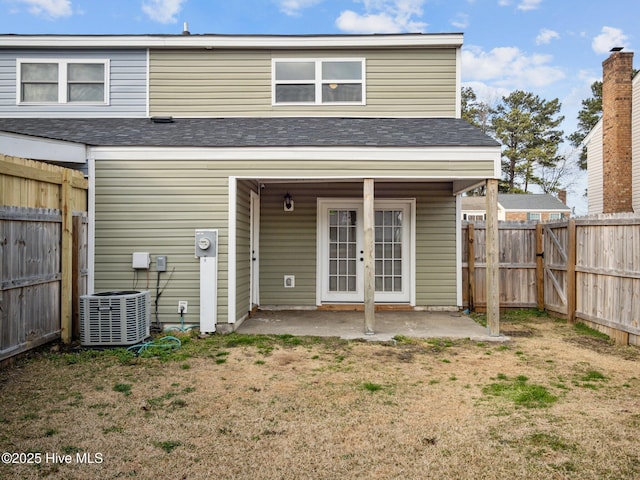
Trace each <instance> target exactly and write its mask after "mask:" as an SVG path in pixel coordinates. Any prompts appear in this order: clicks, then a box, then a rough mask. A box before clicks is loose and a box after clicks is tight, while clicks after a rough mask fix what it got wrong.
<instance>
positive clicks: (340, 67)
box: [272, 58, 365, 105]
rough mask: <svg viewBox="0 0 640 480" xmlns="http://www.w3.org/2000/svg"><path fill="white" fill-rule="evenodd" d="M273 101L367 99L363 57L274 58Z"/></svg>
mask: <svg viewBox="0 0 640 480" xmlns="http://www.w3.org/2000/svg"><path fill="white" fill-rule="evenodd" d="M272 72H273V73H272V75H273V104H274V105H291V104H307V105H331V104H350V105H354V104H355V105H364V103H365V74H364V72H365V61H364V59H362V58H357V59H353V58H331V59H274V60H273V64H272Z"/></svg>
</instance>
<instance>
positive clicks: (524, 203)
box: [498, 193, 570, 210]
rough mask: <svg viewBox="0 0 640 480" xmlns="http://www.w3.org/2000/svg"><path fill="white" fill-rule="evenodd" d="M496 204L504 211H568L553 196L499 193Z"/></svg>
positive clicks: (567, 208)
mask: <svg viewBox="0 0 640 480" xmlns="http://www.w3.org/2000/svg"><path fill="white" fill-rule="evenodd" d="M498 203H499V204H500V205H502V206H503V207H504V209H505V210H531V209H535V210H570V208H569V207H567V206H566V205H565V204H564V203H562V202H561V201H560V200H558V199H557V198H556V197H554V196H553V195H549V194H544V193H538V194H518V193H499V194H498Z"/></svg>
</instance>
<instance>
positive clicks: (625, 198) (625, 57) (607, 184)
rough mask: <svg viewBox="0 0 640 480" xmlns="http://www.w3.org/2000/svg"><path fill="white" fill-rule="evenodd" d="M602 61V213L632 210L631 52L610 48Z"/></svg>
mask: <svg viewBox="0 0 640 480" xmlns="http://www.w3.org/2000/svg"><path fill="white" fill-rule="evenodd" d="M612 52H613V53H612V54H611V55H610V56H609V58H607V59H606V60H605V61H604V62H602V132H603V139H602V157H603V158H602V162H603V163H602V169H603V175H602V177H603V178H602V189H603V191H602V193H603V212H604V213H620V212H632V211H633V207H632V190H631V103H632V99H631V91H632V74H633V52H621V51H619V49H613V50H612Z"/></svg>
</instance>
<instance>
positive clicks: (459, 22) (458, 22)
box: [451, 13, 469, 30]
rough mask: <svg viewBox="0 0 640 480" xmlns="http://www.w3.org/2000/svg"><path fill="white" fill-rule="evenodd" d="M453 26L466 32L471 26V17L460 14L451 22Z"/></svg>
mask: <svg viewBox="0 0 640 480" xmlns="http://www.w3.org/2000/svg"><path fill="white" fill-rule="evenodd" d="M451 25H453V26H454V27H456V28H460V29H462V30H464V29H465V28H467V27H468V26H469V15H467V14H466V13H458V14H457V15H456V17H455V18H454V19H453V20H451Z"/></svg>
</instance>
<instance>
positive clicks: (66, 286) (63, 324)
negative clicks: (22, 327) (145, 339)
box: [60, 169, 73, 344]
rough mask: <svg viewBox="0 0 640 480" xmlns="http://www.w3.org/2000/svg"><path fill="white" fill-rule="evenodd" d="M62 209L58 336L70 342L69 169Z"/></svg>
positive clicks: (71, 266) (70, 223) (70, 200)
mask: <svg viewBox="0 0 640 480" xmlns="http://www.w3.org/2000/svg"><path fill="white" fill-rule="evenodd" d="M60 203H61V205H60V206H61V208H60V210H61V211H62V242H61V243H62V258H61V262H60V271H61V274H62V279H61V286H60V337H61V339H62V342H63V343H67V344H68V343H71V331H72V319H71V312H72V300H71V297H72V283H73V273H72V272H73V256H72V251H73V235H72V233H73V188H72V186H71V170H67V169H65V170H64V171H63V172H62V188H61V198H60Z"/></svg>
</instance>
